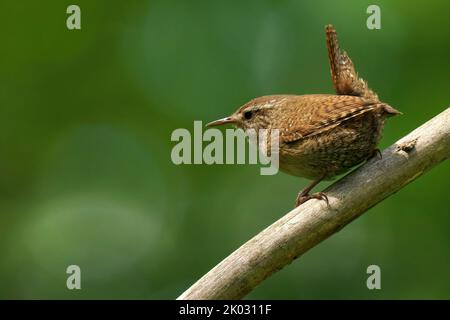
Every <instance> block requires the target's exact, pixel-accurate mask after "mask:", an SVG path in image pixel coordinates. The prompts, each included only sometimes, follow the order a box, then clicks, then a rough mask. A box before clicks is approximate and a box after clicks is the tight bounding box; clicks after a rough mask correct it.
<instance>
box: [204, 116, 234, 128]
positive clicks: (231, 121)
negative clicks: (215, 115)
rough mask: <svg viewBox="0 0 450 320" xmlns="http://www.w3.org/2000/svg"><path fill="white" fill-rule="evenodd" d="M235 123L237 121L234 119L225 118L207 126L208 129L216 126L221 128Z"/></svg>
mask: <svg viewBox="0 0 450 320" xmlns="http://www.w3.org/2000/svg"><path fill="white" fill-rule="evenodd" d="M235 122H236V121H235V120H234V119H233V118H232V117H226V118H223V119H219V120H216V121H213V122H210V123H208V124H207V125H206V126H207V127H214V126H221V125H223V124H227V123H235Z"/></svg>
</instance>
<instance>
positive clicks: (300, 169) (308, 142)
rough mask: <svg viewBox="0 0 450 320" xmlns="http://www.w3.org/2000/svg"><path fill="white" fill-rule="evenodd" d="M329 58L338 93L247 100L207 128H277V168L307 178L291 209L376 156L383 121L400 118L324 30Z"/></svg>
mask: <svg viewBox="0 0 450 320" xmlns="http://www.w3.org/2000/svg"><path fill="white" fill-rule="evenodd" d="M325 29H326V39H327V47H328V58H329V62H330V67H331V76H332V80H333V84H334V87H335V90H336V93H337V95H331V94H312V95H301V96H298V95H270V96H263V97H259V98H256V99H253V100H251V101H250V102H248V103H246V104H245V105H243V106H242V107H241V108H239V109H238V110H237V111H236V112H235V113H233V114H232V115H231V116H229V117H227V118H224V119H220V120H217V121H213V122H211V123H209V124H208V126H217V125H223V124H227V123H231V124H234V125H236V126H237V127H238V128H241V129H244V130H247V129H255V130H256V131H258V130H259V129H267V130H272V129H278V130H279V137H280V141H279V160H280V163H279V165H280V169H281V170H282V171H284V172H286V173H289V174H291V175H295V176H299V177H305V178H308V179H312V180H313V181H312V183H311V184H310V185H309V186H308V187H306V188H305V189H304V190H303V191H301V192H300V193H299V194H298V196H297V200H296V206H298V205H300V204H302V203H303V202H305V201H307V200H309V199H323V200H326V202H327V203H328V198H327V196H326V195H325V194H324V193H323V192H318V193H314V194H310V191H311V190H312V189H313V188H314V186H316V185H317V184H318V183H319V182H320V181H321V180H324V179H331V178H333V177H334V176H336V175H338V174H341V173H344V172H345V171H347V170H348V169H350V168H352V167H354V166H355V165H357V164H359V163H361V162H363V161H365V160H367V159H369V158H371V157H372V156H373V155H375V154H377V153H379V150H378V149H377V145H378V142H379V140H380V138H381V131H382V129H383V126H384V121H385V119H386V118H387V117H389V116H394V115H397V114H401V113H400V112H399V111H397V110H395V109H394V108H392V107H391V106H389V105H388V104H386V103H383V102H381V101H380V100H379V99H378V96H377V95H376V94H375V93H374V92H373V91H372V90H370V89H369V87H368V86H367V83H366V82H365V81H364V80H363V79H361V78H359V77H358V74H357V73H356V71H355V68H354V65H353V63H352V61H351V60H350V58H349V57H348V55H347V53H346V52H345V51H342V50H341V49H340V48H339V44H338V41H337V36H336V30H335V29H334V27H333V26H332V25H328V26H326V28H325Z"/></svg>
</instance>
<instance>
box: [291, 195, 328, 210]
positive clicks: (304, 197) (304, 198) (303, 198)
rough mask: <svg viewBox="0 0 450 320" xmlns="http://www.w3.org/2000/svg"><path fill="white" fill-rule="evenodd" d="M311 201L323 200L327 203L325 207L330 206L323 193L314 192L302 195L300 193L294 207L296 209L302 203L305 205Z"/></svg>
mask: <svg viewBox="0 0 450 320" xmlns="http://www.w3.org/2000/svg"><path fill="white" fill-rule="evenodd" d="M311 199H317V200H324V201H325V202H326V203H327V206H330V203H329V201H328V197H327V195H326V194H325V193H323V192H316V193H313V194H304V193H303V192H300V193H299V194H298V196H297V199H296V200H295V206H296V207H298V206H299V205H301V204H302V203H305V202H306V201H308V200H311Z"/></svg>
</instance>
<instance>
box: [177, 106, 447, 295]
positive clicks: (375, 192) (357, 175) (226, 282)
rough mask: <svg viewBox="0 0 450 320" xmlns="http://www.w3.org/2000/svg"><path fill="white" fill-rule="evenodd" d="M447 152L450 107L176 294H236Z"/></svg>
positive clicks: (342, 224)
mask: <svg viewBox="0 0 450 320" xmlns="http://www.w3.org/2000/svg"><path fill="white" fill-rule="evenodd" d="M449 155H450V108H448V109H447V110H445V111H444V112H442V113H441V114H439V115H438V116H436V117H434V118H433V119H431V120H430V121H428V122H426V123H425V124H424V125H422V126H421V127H419V128H417V129H416V130H414V131H413V132H411V133H410V134H408V135H407V136H405V137H404V138H402V139H400V140H399V141H398V142H397V143H396V144H394V145H392V146H391V147H389V148H388V149H386V150H384V152H383V154H382V159H377V158H376V157H375V158H374V159H372V160H370V161H368V162H367V163H366V164H364V165H363V166H361V167H360V168H358V169H356V170H355V171H353V172H351V173H350V174H348V175H347V176H345V177H344V178H342V179H340V180H339V181H337V182H336V183H334V184H332V185H331V186H330V187H328V188H327V189H326V190H325V192H326V193H327V195H328V198H329V200H330V206H329V207H327V206H326V204H325V202H324V201H319V200H310V201H308V202H306V203H304V204H302V205H301V206H300V207H298V208H295V209H294V210H292V211H291V212H289V213H288V214H286V215H285V216H284V217H282V218H281V219H279V220H278V221H276V222H275V223H274V224H272V225H271V226H269V227H268V228H266V229H265V230H263V231H262V232H261V233H259V234H258V235H257V236H255V237H254V238H253V239H251V240H249V241H248V242H247V243H245V244H244V245H242V246H241V247H240V248H239V249H237V250H236V251H235V252H233V253H232V254H231V255H230V256H228V257H227V258H226V259H224V260H223V261H222V262H220V263H219V264H218V265H217V266H216V267H214V268H213V269H212V270H211V271H209V272H208V273H207V274H206V275H204V276H203V277H202V278H201V279H200V280H198V281H197V282H196V283H195V284H194V285H193V286H192V287H190V288H189V289H188V290H186V291H185V292H184V293H183V294H182V295H181V296H180V297H179V298H178V299H240V298H242V297H244V296H245V295H246V294H247V293H249V292H250V291H251V290H252V289H253V288H254V287H255V286H257V285H258V284H259V283H260V282H261V281H263V280H264V279H266V278H267V277H269V276H270V275H271V274H272V273H274V272H275V271H277V270H280V269H281V268H283V267H284V266H285V265H287V264H289V263H291V262H292V261H293V260H294V259H296V258H297V257H299V256H300V255H302V254H303V253H305V252H306V251H308V250H309V249H310V248H312V247H314V246H315V245H317V244H318V243H319V242H321V241H322V240H325V239H326V238H328V237H329V236H331V235H332V234H334V233H335V232H337V231H339V230H340V229H341V228H343V227H344V226H345V225H347V224H348V223H350V222H351V221H353V220H354V219H356V218H357V217H359V216H360V215H361V214H362V213H364V212H365V211H367V210H368V209H369V208H371V207H373V206H374V205H376V204H377V203H378V202H380V201H382V200H383V199H385V198H386V197H388V196H390V195H391V194H393V193H395V192H397V191H399V190H400V189H401V188H403V187H404V186H405V185H407V184H408V183H410V182H412V181H413V180H415V179H416V178H417V177H419V176H420V175H422V174H423V173H425V172H426V171H427V170H429V169H431V168H432V167H434V166H435V165H437V164H439V163H440V162H442V161H443V160H445V159H447V158H448V157H449Z"/></svg>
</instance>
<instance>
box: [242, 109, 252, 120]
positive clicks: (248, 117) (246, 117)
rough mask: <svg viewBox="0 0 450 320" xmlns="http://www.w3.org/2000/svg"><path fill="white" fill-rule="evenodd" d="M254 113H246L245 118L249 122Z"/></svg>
mask: <svg viewBox="0 0 450 320" xmlns="http://www.w3.org/2000/svg"><path fill="white" fill-rule="evenodd" d="M252 115H253V114H252V112H251V111H245V112H244V118H245V119H247V120H249V119H250V118H251V117H252Z"/></svg>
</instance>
